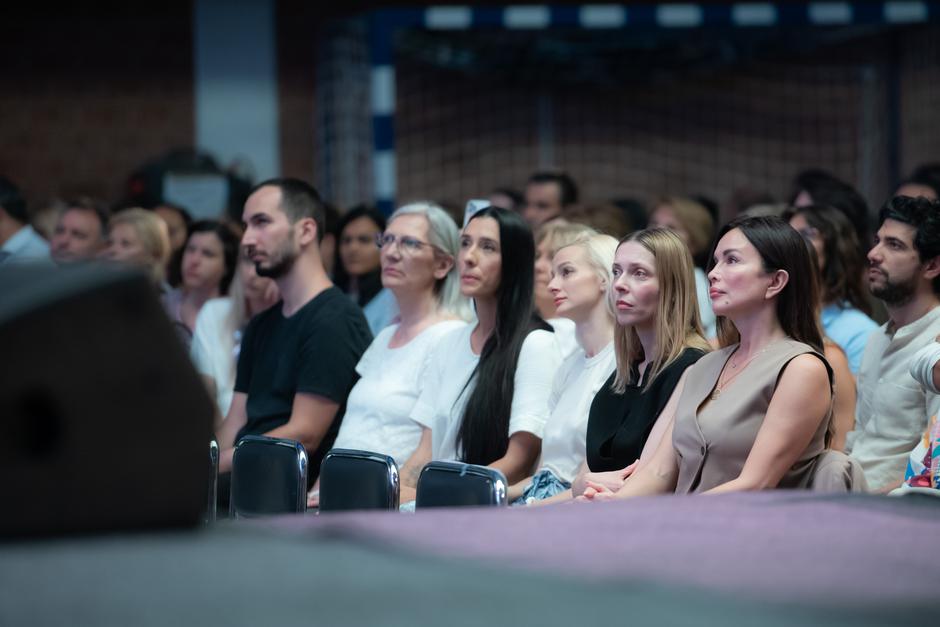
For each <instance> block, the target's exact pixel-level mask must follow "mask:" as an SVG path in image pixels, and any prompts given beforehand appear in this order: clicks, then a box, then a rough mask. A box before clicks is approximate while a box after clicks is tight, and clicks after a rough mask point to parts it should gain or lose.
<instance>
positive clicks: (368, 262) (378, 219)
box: [333, 205, 398, 335]
mask: <svg viewBox="0 0 940 627" xmlns="http://www.w3.org/2000/svg"><path fill="white" fill-rule="evenodd" d="M384 230H385V216H383V215H382V214H381V213H379V212H378V211H377V210H375V209H373V208H372V207H368V206H366V205H358V206H356V207H353V208H352V209H350V210H349V211H347V212H346V213H345V214H344V215H343V217H342V218H340V221H339V224H338V225H337V232H338V233H339V237H338V242H337V245H336V253H335V255H336V258H335V261H334V263H333V283H334V284H335V285H336V287H338V288H339V289H341V290H343V292H345V293H346V294H347V295H348V296H349V297H350V298H351V299H352V300H353V301H355V303H356V304H357V305H359V306H360V307H362V313H364V314H365V316H366V320H367V321H368V323H369V328H370V329H371V330H372V334H373V335H377V334H378V332H379V331H381V330H382V329H384V328H385V327H386V326H388V325H389V324H390V323H391V322H392V320H393V319H394V318H395V316H396V315H398V308H397V307H396V304H395V297H394V295H393V294H392V293H391V292H390V291H388V290H386V289H382V268H381V262H380V258H379V250H378V249H377V248H376V247H375V237H376V235H378V234H379V233H382V232H383V231H384Z"/></svg>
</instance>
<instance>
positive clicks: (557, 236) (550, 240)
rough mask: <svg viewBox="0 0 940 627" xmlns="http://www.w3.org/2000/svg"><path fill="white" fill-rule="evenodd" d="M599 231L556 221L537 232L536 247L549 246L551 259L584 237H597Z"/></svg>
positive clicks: (563, 221) (585, 226) (582, 225)
mask: <svg viewBox="0 0 940 627" xmlns="http://www.w3.org/2000/svg"><path fill="white" fill-rule="evenodd" d="M596 234H597V231H595V230H594V229H592V228H591V227H589V226H587V225H586V224H573V223H571V222H567V221H565V220H561V219H556V220H552V221H551V222H548V223H546V224H544V225H542V226H541V227H540V228H539V230H538V231H536V232H535V247H536V248H538V247H539V246H541V245H542V244H543V243H547V244H548V256H549V259H551V258H552V257H554V256H555V253H556V252H558V250H559V249H561V248H564V247H565V246H568V245H569V244H571V243H572V242H574V241H575V240H577V239H578V238H579V237H582V236H584V235H596Z"/></svg>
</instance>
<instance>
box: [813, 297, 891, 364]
mask: <svg viewBox="0 0 940 627" xmlns="http://www.w3.org/2000/svg"><path fill="white" fill-rule="evenodd" d="M822 325H823V330H824V331H825V333H826V335H827V336H829V339H831V340H832V341H833V342H835V343H836V344H838V345H839V347H840V348H841V349H842V350H844V351H845V356H846V357H847V358H848V360H849V370H851V371H852V374H854V375H857V374H858V369H859V367H860V366H861V364H862V355H863V354H864V353H865V345H866V344H867V343H868V336H869V335H871V333H872V331H874V330H875V329H877V328H878V323H877V322H875V321H874V320H872V319H871V318H869V317H868V316H866V315H865V314H864V313H862V312H861V311H859V310H858V309H855V308H854V307H852V306H851V305H849V304H848V303H842V304H841V305H836V304H832V305H826V306H825V307H824V308H823V310H822Z"/></svg>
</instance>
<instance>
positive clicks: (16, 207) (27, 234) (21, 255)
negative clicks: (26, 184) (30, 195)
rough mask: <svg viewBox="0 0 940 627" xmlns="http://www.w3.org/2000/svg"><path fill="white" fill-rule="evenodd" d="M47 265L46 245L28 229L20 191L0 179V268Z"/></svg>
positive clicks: (36, 234)
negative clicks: (25, 264) (18, 265)
mask: <svg viewBox="0 0 940 627" xmlns="http://www.w3.org/2000/svg"><path fill="white" fill-rule="evenodd" d="M48 261H49V244H47V243H46V240H44V239H43V238H42V236H40V235H39V233H37V232H36V230H35V229H33V227H32V226H30V224H29V213H28V212H27V211H26V200H25V199H24V198H23V195H22V194H21V193H20V189H19V188H18V187H17V186H16V185H14V184H13V182H12V181H11V180H9V179H7V178H5V177H2V176H0V264H8V263H20V262H48Z"/></svg>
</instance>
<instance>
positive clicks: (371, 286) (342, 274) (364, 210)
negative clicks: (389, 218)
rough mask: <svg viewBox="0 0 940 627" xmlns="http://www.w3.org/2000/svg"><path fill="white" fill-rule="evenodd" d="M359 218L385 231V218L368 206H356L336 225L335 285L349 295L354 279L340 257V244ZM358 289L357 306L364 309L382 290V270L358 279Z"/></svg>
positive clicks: (376, 270)
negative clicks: (350, 226) (367, 219)
mask: <svg viewBox="0 0 940 627" xmlns="http://www.w3.org/2000/svg"><path fill="white" fill-rule="evenodd" d="M358 218H369V219H370V220H372V222H373V223H374V224H375V225H376V226H377V227H378V228H379V232H380V233H381V232H382V231H384V230H385V216H384V215H382V214H381V213H380V212H379V211H378V210H376V209H374V208H372V207H369V206H368V205H356V206H355V207H353V208H352V209H350V210H349V211H347V212H346V213H345V214H343V217H341V218H340V220H339V224H337V225H336V252H335V253H334V261H333V283H334V284H336V287H338V288H339V289H341V290H343V292H345V293H347V294H348V293H349V287H350V286H349V284H350V279H351V278H352V277H351V276H350V275H349V273H348V272H346V268H345V266H343V260H342V259H341V258H340V256H339V249H340V242H341V240H342V238H343V231H345V230H346V227H347V226H348V225H349V223H350V222H352V221H353V220H356V219H358ZM357 288H358V290H359V299H358V303H357V304H358V305H359V306H360V307H364V306H365V305H366V304H367V303H368V302H369V301H370V300H372V298H373V297H374V296H375V295H376V294H378V293H379V290H381V289H382V269H381V268H376V269H375V270H374V271H372V272H369V273H367V274H363V275H362V276H360V277H357Z"/></svg>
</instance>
